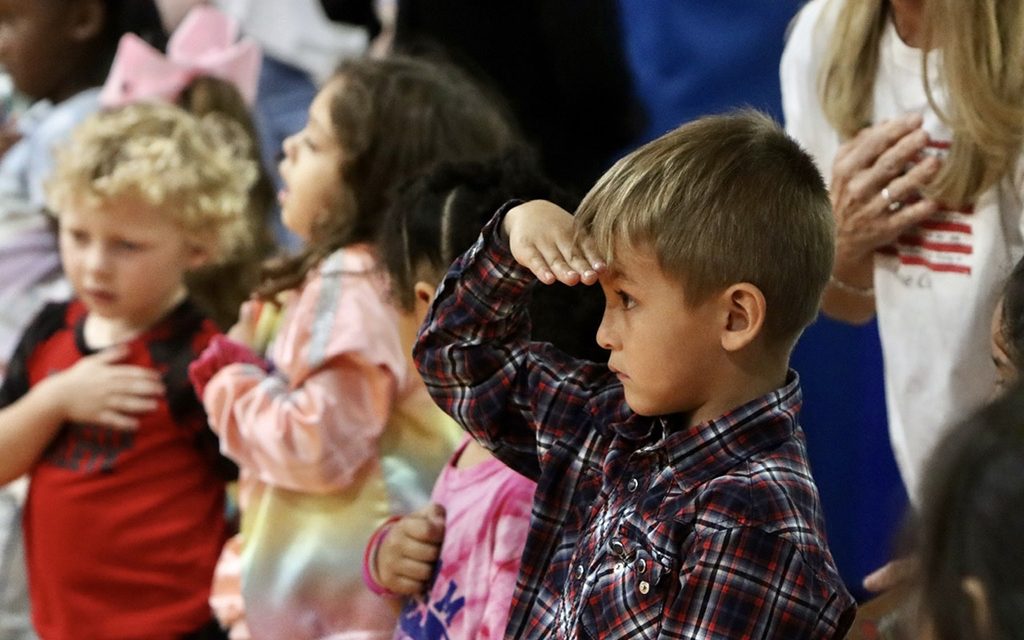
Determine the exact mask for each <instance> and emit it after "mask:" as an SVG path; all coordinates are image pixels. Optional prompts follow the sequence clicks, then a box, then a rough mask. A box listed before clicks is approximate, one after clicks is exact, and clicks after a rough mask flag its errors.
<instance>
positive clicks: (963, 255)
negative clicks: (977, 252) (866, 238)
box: [878, 140, 974, 276]
mask: <svg viewBox="0 0 1024 640" xmlns="http://www.w3.org/2000/svg"><path fill="white" fill-rule="evenodd" d="M951 144H952V143H951V142H949V141H948V140H930V141H929V142H928V145H927V146H926V147H925V150H924V152H923V155H925V156H935V157H937V158H940V159H943V160H944V159H945V158H946V156H948V155H949V148H950V146H951ZM973 227H974V207H973V206H972V205H970V204H965V205H961V206H954V205H948V204H944V205H940V207H939V210H938V211H937V212H936V213H935V214H934V215H933V216H932V217H930V218H928V219H927V220H925V221H924V222H922V223H921V224H919V225H917V226H916V227H913V228H912V229H910V230H909V231H907V232H906V233H904V234H902V235H901V236H900V237H899V238H898V239H897V240H896V242H895V243H894V244H891V245H889V246H887V247H883V248H882V249H879V251H878V252H879V253H880V254H882V255H887V256H894V257H896V258H898V259H899V262H900V265H907V266H917V267H922V268H924V269H927V270H929V271H932V272H936V273H958V274H963V275H967V276H969V275H971V264H972V262H973V256H974V234H973Z"/></svg>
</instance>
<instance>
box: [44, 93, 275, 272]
mask: <svg viewBox="0 0 1024 640" xmlns="http://www.w3.org/2000/svg"><path fill="white" fill-rule="evenodd" d="M234 126H237V125H235V124H234V123H233V122H230V121H229V120H227V119H226V118H223V117H218V116H215V115H208V116H204V117H203V118H201V119H200V118H196V117H194V116H192V115H190V114H188V113H187V112H185V111H184V110H182V109H180V108H178V107H176V106H173V105H169V104H162V103H139V104H133V105H129V106H126V107H123V108H120V109H113V110H110V111H103V112H100V113H97V114H95V115H93V116H91V117H90V118H88V119H87V120H86V121H85V122H83V123H82V124H81V125H80V126H79V127H78V129H76V130H75V133H74V135H73V136H72V139H71V141H70V144H68V145H66V146H64V147H63V148H61V149H59V150H58V151H57V154H56V165H55V167H54V172H53V175H52V177H51V178H50V181H49V183H48V184H47V204H48V206H49V208H50V209H51V210H53V211H54V212H55V214H56V215H57V216H58V217H59V215H60V211H61V210H63V209H66V208H70V207H76V206H85V207H89V208H93V209H102V207H103V205H104V204H105V203H108V202H111V201H113V200H129V201H136V202H139V203H140V204H142V205H144V206H149V207H154V208H159V209H160V210H161V211H163V212H165V213H166V214H167V215H168V216H171V217H173V218H174V220H175V222H176V223H177V224H179V225H180V227H181V229H182V230H183V231H184V233H185V234H186V236H188V238H189V239H190V241H192V242H194V243H196V244H197V245H198V246H200V247H202V248H203V249H204V250H206V251H207V252H208V253H209V255H210V257H211V259H213V260H214V261H216V260H218V259H221V258H223V257H225V256H228V255H230V254H231V253H232V252H233V251H234V250H235V249H236V248H237V247H238V246H239V244H241V243H244V242H246V241H247V239H248V238H249V237H250V236H251V234H250V233H248V231H247V228H246V225H247V222H246V219H245V210H246V207H247V206H248V204H249V189H250V188H251V187H252V185H253V183H254V181H255V180H256V178H257V175H258V170H257V166H256V164H255V162H254V161H252V160H251V159H250V154H249V152H248V150H247V149H244V148H240V146H239V145H240V144H241V141H242V140H244V136H243V135H240V134H239V133H238V132H236V131H232V127H234Z"/></svg>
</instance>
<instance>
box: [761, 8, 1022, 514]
mask: <svg viewBox="0 0 1024 640" xmlns="http://www.w3.org/2000/svg"><path fill="white" fill-rule="evenodd" d="M839 5H840V3H839V2H835V1H832V2H829V1H828V0H811V2H809V3H808V4H807V5H806V6H805V7H804V8H803V10H801V12H800V14H799V15H798V16H797V18H796V20H795V22H794V25H793V28H792V31H791V33H790V36H789V41H788V43H787V45H786V49H785V51H784V53H783V56H782V65H781V81H782V99H783V110H784V113H785V116H786V129H787V131H788V132H789V133H790V135H792V136H793V137H794V138H796V139H797V140H798V141H799V142H800V143H801V144H802V145H803V146H804V147H805V148H807V150H808V151H809V152H810V153H811V154H812V155H813V156H814V157H815V160H816V161H817V163H818V166H819V168H820V169H821V170H822V173H824V174H825V176H826V177H829V176H831V167H832V161H833V158H834V156H835V153H836V150H837V148H838V146H839V142H840V141H839V136H838V134H837V133H836V132H835V130H834V129H833V128H832V127H831V126H830V125H829V124H828V121H827V120H826V118H825V114H824V112H823V111H822V109H821V102H820V99H819V97H818V92H817V88H818V86H819V80H818V79H819V71H820V65H821V63H822V62H823V61H824V60H825V57H826V51H827V48H828V42H829V39H830V38H831V37H832V31H833V26H834V24H835V18H836V13H837V10H838V7H839ZM922 55H923V52H922V51H920V50H918V49H913V48H911V47H908V46H907V45H906V44H905V43H904V42H903V41H902V40H901V39H900V38H899V36H898V35H897V34H896V30H895V28H894V27H893V25H892V24H891V23H890V24H889V26H888V27H887V28H886V30H885V33H884V35H883V37H882V41H881V43H880V56H879V57H880V60H879V69H878V75H877V78H876V82H875V89H874V114H873V117H872V122H873V123H879V122H882V121H885V120H890V119H893V118H897V117H900V116H903V115H905V114H908V113H921V114H922V115H923V119H924V124H923V127H924V129H925V130H926V131H927V132H928V134H929V136H930V138H931V142H930V143H929V146H928V149H927V153H932V154H935V155H938V156H940V157H941V156H944V155H945V154H946V153H947V152H948V147H949V143H950V141H951V139H952V136H951V133H950V131H949V129H948V128H947V127H946V126H944V125H943V124H942V123H941V122H940V121H939V118H938V117H937V116H936V114H935V112H934V110H933V109H932V108H931V107H930V106H929V104H928V98H927V95H926V93H925V89H924V83H923V79H922V74H921V69H922V67H921V57H922ZM928 61H929V71H928V73H929V80H930V82H931V86H932V87H933V90H935V92H936V95H937V99H938V101H939V104H940V105H942V104H943V103H944V93H943V91H942V88H941V87H940V86H939V77H938V74H937V69H938V68H939V65H941V60H940V56H939V55H938V54H936V53H934V52H933V53H932V54H930V55H929V57H928ZM1018 171H1019V169H1018ZM1021 184H1022V181H1021V179H1020V174H1019V173H1018V172H1015V173H1014V175H1012V176H1009V177H1008V178H1006V179H1004V180H1003V181H1002V182H1001V183H1000V184H999V185H997V186H996V187H993V188H992V189H989V190H988V191H986V192H985V193H983V194H982V195H981V196H980V197H979V198H978V200H977V201H976V202H975V203H974V206H973V207H970V206H966V207H949V209H951V210H943V211H940V212H939V213H937V214H936V215H935V216H934V217H933V218H931V219H929V220H928V221H926V222H924V223H922V224H921V225H919V226H918V227H916V228H914V229H911V230H910V231H908V232H907V233H905V234H904V235H903V236H902V237H900V239H899V240H898V241H897V242H896V243H895V244H894V245H892V246H890V247H885V248H883V249H880V250H879V251H878V252H876V254H875V272H874V286H875V299H876V306H877V313H878V328H879V333H880V335H881V340H882V352H883V356H884V361H885V392H886V405H887V409H888V416H889V432H890V438H891V441H892V447H893V451H894V453H895V454H896V461H897V463H898V464H899V468H900V472H901V474H902V476H903V481H904V483H905V484H906V486H907V490H908V492H909V493H910V495H911V497H912V498H913V499H915V500H916V499H917V498H918V491H919V486H918V483H919V481H920V476H921V471H922V468H923V465H924V463H925V460H926V458H927V456H928V454H929V453H930V451H931V450H932V448H933V447H934V445H935V444H936V442H937V440H938V439H939V437H940V436H941V435H942V433H943V430H944V428H946V427H948V426H950V424H952V423H954V422H955V421H957V420H959V419H960V418H962V417H964V415H965V414H966V413H967V412H969V411H970V410H971V409H973V408H974V407H976V406H978V405H979V404H981V403H983V402H984V401H985V400H986V399H987V398H989V397H990V396H991V394H992V391H993V388H994V384H995V367H994V366H993V364H992V361H991V356H990V348H989V326H990V324H989V323H990V321H991V318H992V313H993V310H994V308H995V305H996V301H997V300H998V298H999V295H1000V292H1001V290H1002V286H1003V282H1004V281H1005V278H1006V276H1007V275H1008V274H1009V272H1010V270H1011V269H1012V268H1013V265H1014V264H1015V263H1016V261H1017V260H1018V259H1020V257H1021V255H1022V253H1024V246H1022V244H1024V243H1022V229H1021V226H1022V215H1021V213H1022V205H1021V188H1020V185H1021ZM955 209H960V210H955ZM837 366H842V365H841V364H838V365H837Z"/></svg>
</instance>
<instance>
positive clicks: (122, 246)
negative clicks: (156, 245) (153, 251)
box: [114, 240, 143, 251]
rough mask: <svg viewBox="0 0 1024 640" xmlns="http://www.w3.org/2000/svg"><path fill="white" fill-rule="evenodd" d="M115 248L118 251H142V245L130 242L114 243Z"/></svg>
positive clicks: (120, 241) (119, 241)
mask: <svg viewBox="0 0 1024 640" xmlns="http://www.w3.org/2000/svg"><path fill="white" fill-rule="evenodd" d="M114 248H115V249H117V250H118V251H140V250H142V248H143V247H142V245H141V244H139V243H138V242H131V241H129V240H118V241H117V242H115V243H114Z"/></svg>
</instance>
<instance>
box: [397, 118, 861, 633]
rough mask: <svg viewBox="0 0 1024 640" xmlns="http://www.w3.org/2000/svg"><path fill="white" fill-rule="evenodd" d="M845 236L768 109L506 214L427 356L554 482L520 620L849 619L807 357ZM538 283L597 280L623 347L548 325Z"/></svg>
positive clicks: (646, 626)
mask: <svg viewBox="0 0 1024 640" xmlns="http://www.w3.org/2000/svg"><path fill="white" fill-rule="evenodd" d="M833 254H834V245H833V222H832V214H831V207H830V204H829V198H828V192H827V190H826V187H825V184H824V182H823V181H822V178H821V176H820V175H819V173H818V171H817V169H816V168H815V166H814V163H813V161H812V160H811V158H810V157H809V156H808V155H807V154H806V153H804V152H803V151H802V150H801V149H800V148H799V147H798V146H797V145H796V143H794V142H793V141H792V140H791V139H789V138H788V137H787V136H786V135H785V134H784V133H783V132H782V131H781V130H780V129H779V128H778V126H777V125H775V124H774V123H773V122H772V121H771V120H770V119H768V118H766V117H765V116H762V115H760V114H757V113H754V112H742V113H739V114H734V115H729V116H717V117H709V118H704V119H701V120H697V121H695V122H692V123H690V124H687V125H685V126H683V127H680V128H679V129H677V130H675V131H672V132H671V133H668V134H666V135H665V136H663V137H661V138H659V139H657V140H655V141H653V142H651V143H649V144H647V145H646V146H644V147H642V148H640V149H638V150H637V151H635V152H634V153H632V154H630V155H628V156H627V157H625V158H623V159H622V160H621V161H619V162H618V163H617V164H616V165H615V166H613V167H612V168H611V169H610V170H609V171H608V172H607V173H606V174H605V175H604V176H603V177H602V178H601V179H600V180H599V181H598V183H597V184H596V185H595V187H594V188H593V189H592V190H591V191H590V193H589V194H588V195H587V197H586V198H585V199H584V202H583V203H582V204H581V205H580V208H579V210H578V212H577V214H576V216H575V219H574V218H573V217H572V216H571V215H570V214H569V213H567V212H565V211H563V210H561V209H559V208H557V207H556V206H554V205H552V204H550V203H546V202H538V201H535V202H529V203H526V204H521V205H518V206H506V207H505V208H503V209H502V210H501V211H499V212H498V214H497V215H496V216H495V217H494V219H493V220H492V221H491V223H489V225H488V226H487V227H486V228H485V229H484V231H483V233H482V235H481V238H480V239H479V240H478V242H477V244H476V245H474V247H473V248H472V249H470V250H469V251H468V252H467V253H466V254H465V255H464V256H462V257H461V258H460V259H459V260H458V261H457V262H456V264H455V265H454V266H453V267H452V269H451V271H450V272H449V274H448V276H447V277H446V279H445V281H444V283H443V284H442V286H441V288H440V290H439V292H438V296H437V298H436V301H435V302H434V306H433V309H432V311H431V313H430V315H429V316H428V318H427V322H426V324H425V325H424V328H423V329H422V330H421V331H422V333H421V335H420V338H419V341H418V343H417V346H416V349H415V356H416V359H417V363H418V367H419V370H420V373H421V374H422V375H423V378H424V380H425V381H426V383H427V386H428V387H429V388H430V391H431V394H432V395H433V397H434V399H435V400H436V401H437V402H438V404H440V406H441V407H442V408H444V409H445V410H447V411H448V412H449V413H450V414H451V415H452V416H453V417H455V419H456V420H458V421H459V422H460V423H461V424H463V425H464V426H465V427H466V429H467V430H469V431H470V432H471V433H472V435H473V436H474V437H476V438H477V439H478V440H479V441H480V442H481V443H482V444H483V445H484V446H485V447H487V448H488V449H490V450H492V451H493V452H494V454H495V455H496V456H497V457H498V458H500V459H501V460H503V461H504V462H505V463H506V464H508V465H509V466H511V467H512V468H514V469H515V470H517V471H519V472H520V473H522V474H524V475H526V476H527V477H530V478H533V479H535V480H537V482H538V488H537V493H536V497H535V501H534V505H533V518H532V522H531V530H530V534H529V538H528V540H527V543H526V549H525V552H524V555H523V563H522V569H521V572H520V575H519V580H518V584H517V590H516V595H515V598H514V601H513V605H512V607H513V608H512V614H511V618H510V621H509V626H508V629H507V632H506V636H507V637H510V638H541V637H544V638H547V637H557V638H602V639H605V638H627V637H628V638H641V637H642V638H656V637H657V638H785V639H786V640H795V639H799V638H814V639H820V638H841V637H843V636H844V635H845V632H846V630H847V628H848V627H849V625H850V623H851V622H852V619H853V614H854V610H855V607H854V602H853V599H852V597H851V596H850V594H849V593H848V592H847V590H846V588H845V587H844V585H843V582H842V580H841V578H840V577H839V573H838V571H837V569H836V566H835V563H834V562H833V559H832V556H831V553H830V552H829V550H828V545H827V543H826V541H825V526H824V522H823V519H822V513H821V505H820V501H819V497H818V492H817V489H816V487H815V486H814V482H813V479H812V477H811V473H810V469H809V466H808V461H807V453H806V448H805V444H804V436H803V432H802V431H801V429H800V426H799V424H798V421H797V416H798V413H799V409H800V405H801V392H800V382H799V377H798V376H797V374H796V372H794V371H792V370H791V369H789V356H790V352H791V351H792V348H793V345H794V344H795V342H796V340H797V338H798V337H799V336H800V334H801V332H802V331H803V329H804V328H805V327H806V326H807V325H808V324H809V323H810V322H811V321H812V320H813V319H814V318H815V316H816V314H817V312H818V307H819V303H820V298H821V293H822V290H823V289H824V287H825V284H826V282H827V281H828V276H829V273H830V272H831V266H832V260H833ZM531 272H532V274H531ZM537 279H539V280H540V281H541V282H543V283H545V284H550V283H553V282H554V281H555V280H559V281H561V282H564V283H566V284H578V283H583V284H586V285H590V284H594V283H599V284H600V286H601V288H602V289H603V291H604V294H605V297H606V299H607V302H606V305H607V306H606V309H605V313H604V319H603V321H602V324H601V326H600V328H599V329H598V332H597V341H598V343H599V344H600V345H601V346H602V347H604V348H606V349H608V350H609V351H610V357H609V361H608V364H607V365H604V364H595V363H589V362H583V361H578V360H573V359H572V358H570V357H568V356H566V355H565V354H562V353H560V352H558V351H556V350H555V349H554V348H552V347H551V346H550V345H546V344H539V343H531V342H530V341H529V338H528V336H529V331H530V327H529V325H530V319H529V316H528V314H527V311H526V308H527V307H526V304H525V302H526V299H527V298H528V296H529V295H530V289H531V286H532V284H533V281H534V280H537Z"/></svg>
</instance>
